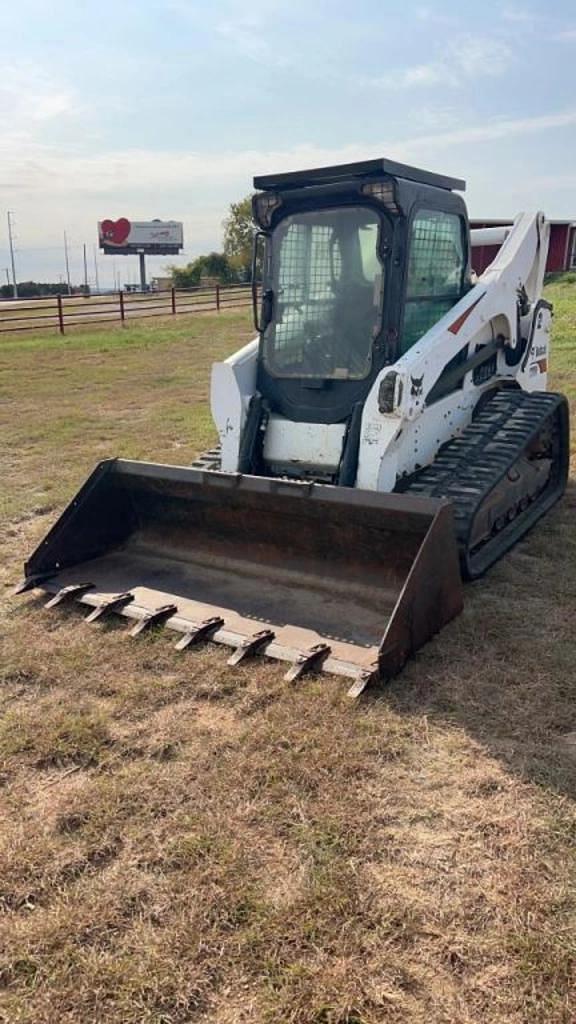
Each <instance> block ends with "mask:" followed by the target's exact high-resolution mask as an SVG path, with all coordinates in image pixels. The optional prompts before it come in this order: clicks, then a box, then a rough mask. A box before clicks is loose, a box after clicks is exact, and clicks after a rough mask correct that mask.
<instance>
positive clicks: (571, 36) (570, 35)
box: [551, 28, 576, 43]
mask: <svg viewBox="0 0 576 1024" xmlns="http://www.w3.org/2000/svg"><path fill="white" fill-rule="evenodd" d="M551 38H552V39H554V40H555V41H556V42H559V43H576V28H564V29H562V30H561V31H560V32H554V34H553V35H552V37H551Z"/></svg>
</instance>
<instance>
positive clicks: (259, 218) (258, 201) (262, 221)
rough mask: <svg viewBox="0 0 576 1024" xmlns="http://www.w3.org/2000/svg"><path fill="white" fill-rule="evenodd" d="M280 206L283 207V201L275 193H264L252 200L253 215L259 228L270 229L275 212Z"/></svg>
mask: <svg viewBox="0 0 576 1024" xmlns="http://www.w3.org/2000/svg"><path fill="white" fill-rule="evenodd" d="M279 206H282V200H281V198H280V196H279V195H277V194H276V193H275V192H262V193H261V195H256V196H254V198H253V200H252V213H253V215H254V220H255V221H256V223H257V224H258V226H259V227H261V228H269V227H270V225H271V223H272V217H273V215H274V211H275V210H277V209H278V207H279Z"/></svg>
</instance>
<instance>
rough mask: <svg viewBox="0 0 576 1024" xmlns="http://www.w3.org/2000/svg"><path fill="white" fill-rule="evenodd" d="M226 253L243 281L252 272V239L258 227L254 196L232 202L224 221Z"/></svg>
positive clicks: (247, 278) (246, 279)
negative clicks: (253, 215)
mask: <svg viewBox="0 0 576 1024" xmlns="http://www.w3.org/2000/svg"><path fill="white" fill-rule="evenodd" d="M223 227H224V253H225V255H226V256H227V257H228V259H229V261H230V263H231V265H232V266H233V267H234V268H235V269H236V271H237V273H238V276H239V277H240V279H241V280H243V281H249V280H250V277H251V273H252V240H253V238H254V232H255V230H256V228H255V227H254V223H253V221H252V196H251V195H250V196H245V197H244V199H240V200H239V202H237V203H230V209H229V213H228V216H227V217H226V220H225V221H224V225H223Z"/></svg>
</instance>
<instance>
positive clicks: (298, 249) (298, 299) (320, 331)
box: [264, 206, 383, 380]
mask: <svg viewBox="0 0 576 1024" xmlns="http://www.w3.org/2000/svg"><path fill="white" fill-rule="evenodd" d="M379 228H380V218H379V217H378V214H376V213H375V212H374V211H373V210H371V209H370V208H369V207H360V206H359V207H341V208H339V209H331V210H314V211H311V212H308V213H297V214H294V215H292V216H290V217H285V218H284V219H283V220H282V221H281V222H280V223H279V225H278V227H277V228H276V229H275V231H274V234H273V236H272V245H271V254H270V261H269V267H268V272H267V274H266V281H265V285H264V286H265V288H270V289H272V291H273V294H274V305H273V309H274V314H273V319H272V322H271V323H270V324H269V325H268V327H267V329H266V331H265V334H264V360H265V363H266V367H267V369H268V370H269V371H270V372H271V373H272V374H274V375H275V376H278V377H315V378H324V379H326V378H331V379H335V380H350V379H356V380H358V379H361V378H363V377H365V376H367V374H368V373H369V372H370V366H371V361H372V344H373V341H374V338H375V336H376V335H377V334H378V331H379V329H380V308H381V304H382V288H383V267H382V264H381V263H380V260H379V258H378V234H379Z"/></svg>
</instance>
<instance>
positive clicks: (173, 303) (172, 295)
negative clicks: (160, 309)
mask: <svg viewBox="0 0 576 1024" xmlns="http://www.w3.org/2000/svg"><path fill="white" fill-rule="evenodd" d="M170 291H171V299H172V312H173V313H175V312H176V289H175V288H174V286H172V288H171V289H170Z"/></svg>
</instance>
